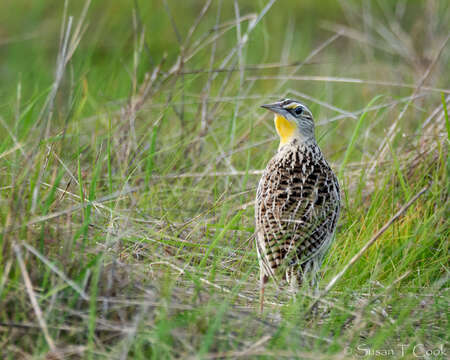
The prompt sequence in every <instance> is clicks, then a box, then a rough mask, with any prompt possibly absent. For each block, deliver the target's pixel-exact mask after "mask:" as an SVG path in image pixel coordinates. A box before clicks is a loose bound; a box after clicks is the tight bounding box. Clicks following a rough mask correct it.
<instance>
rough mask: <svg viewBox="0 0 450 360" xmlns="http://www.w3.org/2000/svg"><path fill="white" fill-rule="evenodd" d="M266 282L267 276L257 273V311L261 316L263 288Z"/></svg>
mask: <svg viewBox="0 0 450 360" xmlns="http://www.w3.org/2000/svg"><path fill="white" fill-rule="evenodd" d="M266 282H267V276H265V275H264V273H263V271H262V270H260V272H259V311H260V313H261V315H262V313H263V310H264V287H265V284H266Z"/></svg>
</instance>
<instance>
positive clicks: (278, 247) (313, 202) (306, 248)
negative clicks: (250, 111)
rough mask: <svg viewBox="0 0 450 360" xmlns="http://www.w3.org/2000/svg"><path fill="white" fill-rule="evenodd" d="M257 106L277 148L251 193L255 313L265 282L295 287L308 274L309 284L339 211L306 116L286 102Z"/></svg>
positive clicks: (332, 183)
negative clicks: (268, 117) (270, 116)
mask: <svg viewBox="0 0 450 360" xmlns="http://www.w3.org/2000/svg"><path fill="white" fill-rule="evenodd" d="M262 107H263V108H265V109H268V110H270V111H272V112H274V113H275V127H276V130H277V133H278V135H279V136H280V146H279V148H278V152H277V153H276V154H275V156H274V157H273V158H272V159H271V160H270V161H269V163H268V164H267V167H266V169H265V170H264V173H263V175H262V177H261V180H260V181H259V185H258V190H257V192H256V205H255V218H256V249H257V252H258V259H259V267H260V292H261V293H260V295H261V311H262V310H263V301H264V285H265V283H266V282H267V281H268V279H269V278H273V279H276V278H277V277H278V276H280V275H282V277H284V278H285V279H286V280H287V282H288V283H289V284H290V285H291V287H294V288H297V287H298V286H299V285H301V283H302V281H303V280H304V279H305V276H306V275H310V276H311V280H312V282H313V283H315V281H316V274H317V271H318V270H319V268H320V265H321V263H322V260H323V256H324V254H325V252H326V251H327V249H328V248H329V246H330V244H331V240H332V239H333V236H334V231H335V229H336V223H337V220H338V217H339V209H340V191H339V183H338V180H337V178H336V175H335V174H334V173H333V170H331V168H330V166H329V165H328V163H327V161H326V160H325V158H324V156H323V154H322V152H321V151H320V148H319V146H318V145H317V142H316V139H315V136H314V121H313V116H312V114H311V111H309V109H308V108H307V107H306V106H305V105H303V104H301V103H299V102H298V101H294V100H289V99H284V100H281V101H279V102H276V103H273V104H268V105H262ZM277 275H278V276H277Z"/></svg>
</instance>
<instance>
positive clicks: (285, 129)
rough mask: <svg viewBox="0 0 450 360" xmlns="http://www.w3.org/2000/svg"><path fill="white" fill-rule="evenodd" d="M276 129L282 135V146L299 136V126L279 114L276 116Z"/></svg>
mask: <svg viewBox="0 0 450 360" xmlns="http://www.w3.org/2000/svg"><path fill="white" fill-rule="evenodd" d="M275 127H276V129H277V132H278V135H280V146H281V145H284V144H287V143H288V142H289V141H290V140H291V139H292V137H293V136H295V135H296V134H297V126H296V125H295V124H293V123H291V122H290V121H289V120H286V119H285V118H284V117H283V116H281V115H278V114H275Z"/></svg>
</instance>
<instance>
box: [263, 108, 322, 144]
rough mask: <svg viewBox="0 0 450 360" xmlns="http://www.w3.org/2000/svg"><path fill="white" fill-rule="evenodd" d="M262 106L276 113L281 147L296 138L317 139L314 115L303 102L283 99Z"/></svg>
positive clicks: (276, 124) (302, 139)
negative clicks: (315, 136)
mask: <svg viewBox="0 0 450 360" xmlns="http://www.w3.org/2000/svg"><path fill="white" fill-rule="evenodd" d="M261 107H263V108H264V109H267V110H270V111H272V112H274V113H275V127H276V129H277V133H278V135H279V136H280V147H281V146H283V145H285V144H288V143H290V142H291V141H293V140H294V139H297V140H298V141H300V142H304V141H307V140H314V139H315V138H314V120H313V116H312V114H311V111H310V110H309V109H308V108H307V107H306V106H305V105H303V104H302V103H300V102H298V101H295V100H290V99H283V100H280V101H278V102H275V103H273V104H266V105H262V106H261Z"/></svg>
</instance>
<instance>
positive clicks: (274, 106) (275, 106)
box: [261, 102, 284, 114]
mask: <svg viewBox="0 0 450 360" xmlns="http://www.w3.org/2000/svg"><path fill="white" fill-rule="evenodd" d="M261 107H262V108H264V109H267V110H270V111H272V112H274V113H276V114H281V113H282V112H283V111H284V108H283V107H282V106H281V102H276V103H273V104H264V105H261Z"/></svg>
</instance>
